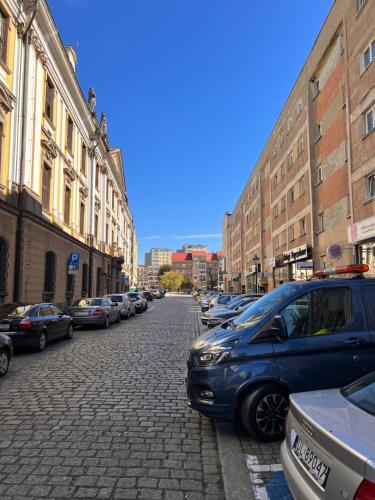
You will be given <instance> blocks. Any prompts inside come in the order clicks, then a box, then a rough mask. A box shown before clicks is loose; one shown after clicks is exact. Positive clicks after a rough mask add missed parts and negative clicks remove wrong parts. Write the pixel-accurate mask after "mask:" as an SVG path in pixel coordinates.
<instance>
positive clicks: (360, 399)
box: [341, 372, 375, 416]
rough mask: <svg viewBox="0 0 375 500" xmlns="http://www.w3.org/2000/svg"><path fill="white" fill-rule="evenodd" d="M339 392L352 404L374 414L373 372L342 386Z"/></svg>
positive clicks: (374, 374)
mask: <svg viewBox="0 0 375 500" xmlns="http://www.w3.org/2000/svg"><path fill="white" fill-rule="evenodd" d="M341 394H342V395H343V396H344V397H345V398H346V399H347V400H348V401H350V402H351V403H352V404H353V405H355V406H357V407H358V408H360V409H361V410H363V411H365V412H366V413H369V414H370V415H373V416H375V372H372V373H370V374H369V375H366V377H363V378H361V379H359V380H356V381H355V382H353V383H352V384H350V385H348V386H347V387H344V388H343V389H341Z"/></svg>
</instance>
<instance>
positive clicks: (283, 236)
mask: <svg viewBox="0 0 375 500" xmlns="http://www.w3.org/2000/svg"><path fill="white" fill-rule="evenodd" d="M286 239H287V238H286V229H284V231H283V232H282V233H281V245H282V246H284V245H286Z"/></svg>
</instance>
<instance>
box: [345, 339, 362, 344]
mask: <svg viewBox="0 0 375 500" xmlns="http://www.w3.org/2000/svg"><path fill="white" fill-rule="evenodd" d="M345 344H350V345H358V344H359V338H358V337H350V339H347V340H345Z"/></svg>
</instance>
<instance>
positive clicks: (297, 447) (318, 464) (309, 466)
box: [292, 435, 330, 488]
mask: <svg viewBox="0 0 375 500" xmlns="http://www.w3.org/2000/svg"><path fill="white" fill-rule="evenodd" d="M292 450H293V453H294V454H295V456H296V457H297V459H298V460H299V461H300V462H301V464H302V465H303V466H304V467H305V469H306V470H307V472H308V473H309V475H310V476H311V477H312V478H313V479H315V481H316V482H317V483H318V484H319V485H320V486H321V487H322V488H324V487H325V485H326V483H327V479H328V474H329V471H330V469H329V467H328V466H327V465H326V464H325V463H324V462H323V461H322V460H321V459H320V458H319V457H318V456H317V455H316V454H315V452H314V451H313V450H312V449H311V448H310V447H309V446H308V445H307V444H306V443H304V442H303V440H302V439H301V438H300V437H299V436H298V435H296V437H295V439H294V442H293V445H292Z"/></svg>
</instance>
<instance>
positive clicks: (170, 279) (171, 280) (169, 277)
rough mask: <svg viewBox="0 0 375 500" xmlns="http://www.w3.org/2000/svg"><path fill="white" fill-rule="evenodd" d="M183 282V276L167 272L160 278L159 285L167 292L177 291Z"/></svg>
mask: <svg viewBox="0 0 375 500" xmlns="http://www.w3.org/2000/svg"><path fill="white" fill-rule="evenodd" d="M183 281H184V277H183V275H182V274H181V273H177V272H174V271H167V272H166V273H164V274H163V275H162V276H161V277H160V285H161V286H162V287H163V288H166V289H167V290H177V288H180V286H181V285H182V283H183Z"/></svg>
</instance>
